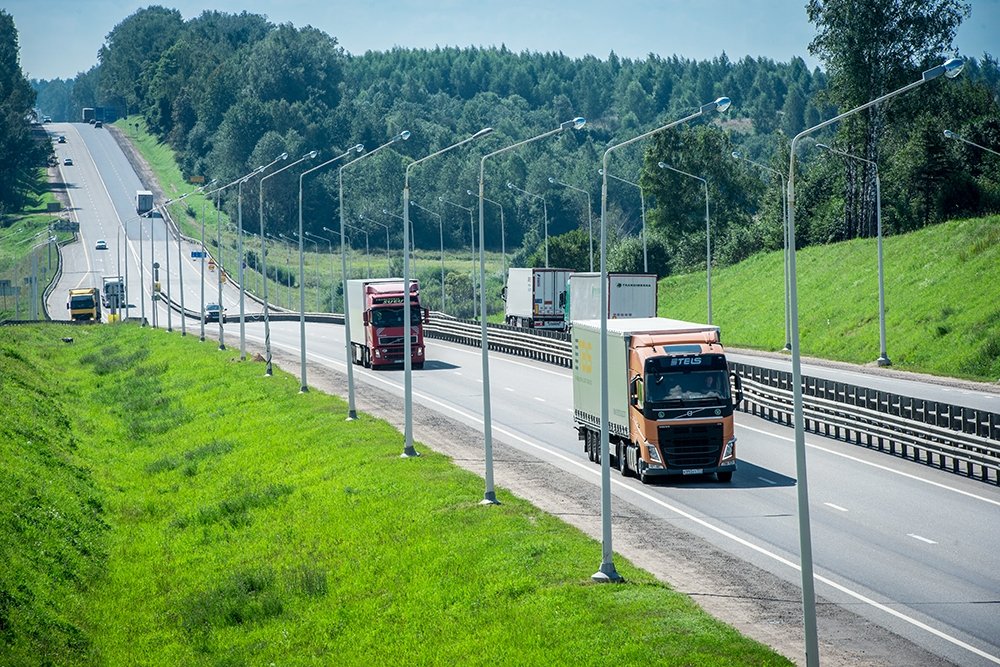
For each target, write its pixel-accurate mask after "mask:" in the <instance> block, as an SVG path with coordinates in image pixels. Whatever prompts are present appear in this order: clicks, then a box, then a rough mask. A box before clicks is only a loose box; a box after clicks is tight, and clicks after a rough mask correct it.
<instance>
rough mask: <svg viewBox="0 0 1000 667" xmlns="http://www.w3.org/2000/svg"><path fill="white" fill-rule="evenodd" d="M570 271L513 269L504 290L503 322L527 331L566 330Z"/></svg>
mask: <svg viewBox="0 0 1000 667" xmlns="http://www.w3.org/2000/svg"><path fill="white" fill-rule="evenodd" d="M571 273H573V272H572V271H570V270H569V269H524V268H513V269H509V270H508V272H507V285H506V286H505V287H504V288H503V293H502V296H503V299H504V301H505V302H506V304H507V305H506V307H505V308H504V322H506V323H507V324H508V325H510V326H513V327H522V328H526V329H557V330H562V329H564V328H566V280H567V279H568V278H569V276H570V274H571Z"/></svg>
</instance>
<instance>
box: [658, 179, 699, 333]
mask: <svg viewBox="0 0 1000 667" xmlns="http://www.w3.org/2000/svg"><path fill="white" fill-rule="evenodd" d="M656 164H657V166H658V167H659V168H660V169H669V170H670V171H675V172H677V173H678V174H681V175H683V176H687V177H689V178H693V179H695V180H698V181H701V184H702V185H703V186H705V275H706V277H707V280H708V323H709V324H711V323H712V227H711V225H710V224H709V222H710V221H709V217H708V180H707V179H704V178H702V177H701V176H695V175H694V174H689V173H687V172H686V171H681V170H680V169H677V168H675V167H671V166H670V165H669V164H667V163H666V162H657V163H656Z"/></svg>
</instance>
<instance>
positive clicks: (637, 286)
mask: <svg viewBox="0 0 1000 667" xmlns="http://www.w3.org/2000/svg"><path fill="white" fill-rule="evenodd" d="M607 299H608V300H607V308H606V311H607V316H608V319H611V320H618V319H622V318H636V317H656V274H653V273H609V274H608V297H607ZM600 316H601V274H600V273H573V274H571V275H570V277H569V320H570V322H573V321H575V320H596V319H598V318H599V317H600Z"/></svg>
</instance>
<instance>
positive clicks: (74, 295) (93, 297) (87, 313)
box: [66, 287, 101, 322]
mask: <svg viewBox="0 0 1000 667" xmlns="http://www.w3.org/2000/svg"><path fill="white" fill-rule="evenodd" d="M66 309H67V310H69V317H70V319H71V320H81V321H86V320H90V321H93V322H100V321H101V293H100V291H99V290H98V289H97V288H96V287H85V288H82V289H71V290H70V291H69V301H68V302H67V303H66Z"/></svg>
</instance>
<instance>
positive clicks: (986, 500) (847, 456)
mask: <svg viewBox="0 0 1000 667" xmlns="http://www.w3.org/2000/svg"><path fill="white" fill-rule="evenodd" d="M739 428H741V429H746V430H748V431H753V432H754V433H761V434H763V435H769V436H771V437H772V438H778V439H779V440H785V441H787V442H795V438H789V437H788V436H784V435H778V434H777V433H772V432H771V431H764V430H762V429H759V428H754V427H753V426H745V425H740V427H739ZM806 447H811V448H812V449H818V450H819V451H821V452H826V453H827V454H833V455H834V456H839V457H841V458H845V459H848V460H851V461H854V462H855V463H861V464H862V465H866V466H871V467H872V468H878V469H879V470H884V471H886V472H891V473H892V474H894V475H900V476H902V477H906V478H908V479H912V480H915V481H917V482H923V483H924V484H930V485H931V486H936V487H938V488H939V489H945V490H946V491H953V492H955V493H958V494H961V495H963V496H967V497H969V498H975V499H976V500H981V501H983V502H984V503H989V504H991V505H996V506H997V507H1000V501H997V500H993V499H992V498H986V497H985V496H980V495H978V494H975V493H971V492H969V491H963V490H962V489H957V488H955V487H954V486H948V485H947V484H942V483H941V482H934V481H932V480H929V479H924V478H923V477H917V476H916V475H911V474H910V473H908V472H903V471H901V470H893V469H892V468H890V467H888V466H884V465H881V464H880V463H872V462H871V461H865V460H864V459H859V458H858V457H856V456H851V455H850V454H844V453H842V452H836V451H834V450H832V449H828V448H827V447H821V446H820V445H816V444H812V443H809V442H807V443H806Z"/></svg>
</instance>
